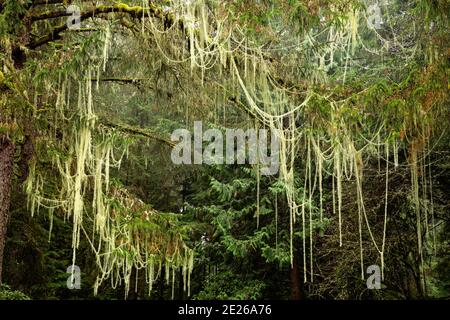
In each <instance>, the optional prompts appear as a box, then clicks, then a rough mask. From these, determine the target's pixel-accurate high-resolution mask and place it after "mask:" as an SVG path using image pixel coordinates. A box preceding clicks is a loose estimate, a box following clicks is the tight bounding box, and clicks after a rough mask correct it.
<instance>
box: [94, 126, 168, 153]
mask: <svg viewBox="0 0 450 320" xmlns="http://www.w3.org/2000/svg"><path fill="white" fill-rule="evenodd" d="M100 125H102V126H104V127H107V128H112V129H116V130H118V131H120V132H123V133H127V134H131V135H137V136H142V137H146V138H150V139H152V140H156V141H159V142H162V143H164V144H166V145H168V146H169V147H171V148H173V147H174V146H175V145H176V143H175V142H173V141H170V140H168V139H166V138H163V137H161V136H160V135H159V134H157V133H155V132H153V131H150V130H147V129H142V128H136V127H132V126H129V125H124V124H118V123H113V122H110V121H108V120H106V119H101V120H100Z"/></svg>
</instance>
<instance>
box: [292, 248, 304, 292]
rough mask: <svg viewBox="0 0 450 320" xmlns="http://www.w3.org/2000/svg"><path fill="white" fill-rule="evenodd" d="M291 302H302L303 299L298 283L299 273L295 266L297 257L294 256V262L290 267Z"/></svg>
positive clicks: (296, 265)
mask: <svg viewBox="0 0 450 320" xmlns="http://www.w3.org/2000/svg"><path fill="white" fill-rule="evenodd" d="M290 274H291V297H290V299H291V300H302V299H303V293H302V290H301V283H300V281H301V280H300V271H299V269H298V264H297V255H296V254H294V260H293V263H292V266H291V271H290Z"/></svg>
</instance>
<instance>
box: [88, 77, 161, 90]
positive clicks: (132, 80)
mask: <svg viewBox="0 0 450 320" xmlns="http://www.w3.org/2000/svg"><path fill="white" fill-rule="evenodd" d="M146 80H149V79H148V78H115V77H108V78H100V79H91V81H100V82H118V83H124V84H135V85H139V84H141V83H142V82H143V81H146ZM150 89H152V87H150Z"/></svg>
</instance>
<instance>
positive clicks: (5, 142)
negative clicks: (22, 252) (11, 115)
mask: <svg viewBox="0 0 450 320" xmlns="http://www.w3.org/2000/svg"><path fill="white" fill-rule="evenodd" d="M14 150H15V147H14V144H13V143H12V142H11V141H10V140H9V139H8V138H7V137H5V136H0V284H1V283H2V269H3V268H2V267H3V253H4V249H5V243H6V230H7V226H8V218H9V206H10V202H11V180H12V175H13V163H14Z"/></svg>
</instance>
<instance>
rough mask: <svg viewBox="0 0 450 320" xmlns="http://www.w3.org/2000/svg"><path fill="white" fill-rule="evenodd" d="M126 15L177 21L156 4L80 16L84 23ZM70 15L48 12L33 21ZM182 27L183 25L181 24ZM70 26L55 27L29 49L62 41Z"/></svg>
mask: <svg viewBox="0 0 450 320" xmlns="http://www.w3.org/2000/svg"><path fill="white" fill-rule="evenodd" d="M113 12H115V13H126V14H129V15H131V16H133V17H135V18H142V16H143V15H144V16H146V15H150V16H153V17H159V18H161V19H165V20H166V21H169V22H170V21H171V22H172V23H173V21H174V20H175V19H174V17H173V15H172V14H170V13H167V14H166V13H164V12H163V10H162V9H161V8H159V7H157V6H155V5H154V4H150V6H149V7H148V8H144V7H140V6H133V7H130V6H129V5H127V4H124V3H116V4H114V5H112V6H105V5H100V6H97V7H94V8H92V9H90V10H87V11H84V12H82V13H81V15H80V21H84V20H86V19H89V18H93V17H95V16H97V15H101V14H108V13H113ZM68 15H69V14H68V13H67V12H66V11H56V12H46V13H43V14H41V15H38V16H33V17H32V18H31V19H32V20H33V21H37V20H43V19H50V18H57V17H64V16H68ZM181 25H182V23H181ZM68 28H69V27H68V26H67V24H66V23H64V24H62V25H60V26H57V27H55V28H54V29H53V30H52V31H51V32H50V33H48V34H47V35H45V36H42V37H40V38H37V39H33V40H32V41H31V42H30V44H29V45H28V48H29V49H36V48H38V47H40V46H42V45H45V44H47V43H49V42H50V41H54V40H58V39H61V37H62V36H61V33H63V32H64V31H66V30H68Z"/></svg>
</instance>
